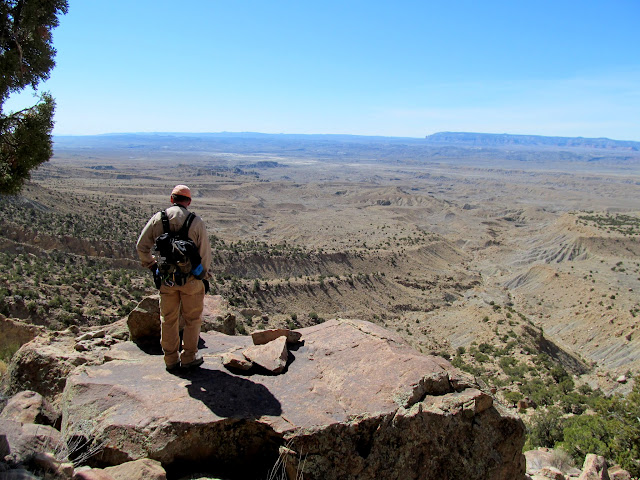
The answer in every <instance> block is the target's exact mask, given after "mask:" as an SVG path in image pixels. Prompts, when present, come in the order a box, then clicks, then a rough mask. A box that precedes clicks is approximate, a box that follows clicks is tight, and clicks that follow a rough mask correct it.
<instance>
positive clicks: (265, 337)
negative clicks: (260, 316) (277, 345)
mask: <svg viewBox="0 0 640 480" xmlns="http://www.w3.org/2000/svg"><path fill="white" fill-rule="evenodd" d="M278 337H285V338H286V339H287V343H292V344H295V343H298V342H299V341H300V339H301V338H302V334H301V333H300V332H297V331H294V330H289V329H288V328H274V329H269V330H256V331H255V332H253V333H252V334H251V338H252V339H253V344H254V345H264V344H266V343H269V342H271V341H272V340H275V339H276V338H278Z"/></svg>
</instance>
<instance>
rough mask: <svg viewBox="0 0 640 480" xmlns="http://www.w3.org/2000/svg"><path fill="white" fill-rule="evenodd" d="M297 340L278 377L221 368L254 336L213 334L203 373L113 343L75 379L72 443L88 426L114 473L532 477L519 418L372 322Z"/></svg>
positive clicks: (68, 425) (99, 462) (65, 403)
mask: <svg viewBox="0 0 640 480" xmlns="http://www.w3.org/2000/svg"><path fill="white" fill-rule="evenodd" d="M300 333H301V334H302V335H303V338H304V343H302V344H298V345H297V346H293V347H291V346H290V353H289V356H288V363H287V366H286V370H285V373H283V374H281V375H272V374H266V373H261V372H258V371H256V372H254V373H253V374H252V373H251V371H250V372H249V373H242V374H240V373H238V372H234V371H232V370H227V369H226V368H225V367H224V366H223V364H222V362H221V357H222V356H223V355H224V354H227V353H230V352H238V351H244V350H246V349H247V348H248V347H250V346H251V345H252V343H253V342H252V340H251V338H250V337H240V336H227V335H223V334H220V333H216V332H209V333H203V334H202V335H201V340H202V341H203V342H204V346H203V348H201V353H202V354H203V356H204V359H205V364H204V366H203V367H202V368H200V369H199V370H196V371H193V372H185V373H181V374H178V375H177V376H176V375H171V374H169V373H168V372H166V371H165V369H164V364H163V362H162V359H161V357H159V356H152V355H147V354H145V353H144V352H143V351H141V350H140V349H139V348H138V347H137V346H136V345H135V344H133V343H130V342H125V343H119V344H116V345H114V346H112V347H111V349H110V352H109V358H111V359H113V360H112V361H110V362H108V363H105V364H103V365H96V366H83V367H81V368H78V369H76V370H75V371H74V372H73V373H72V374H71V376H70V377H69V378H68V380H67V382H66V388H65V390H64V395H63V399H62V408H63V425H62V431H63V434H64V435H65V436H67V437H69V436H73V435H75V434H76V433H77V434H78V435H86V433H83V432H86V431H87V423H91V425H92V426H91V432H92V435H93V437H94V438H93V439H92V440H94V441H95V442H97V443H99V444H101V445H102V446H103V448H102V453H101V454H100V455H99V456H97V457H94V459H93V462H94V464H95V465H96V466H103V467H104V466H108V465H117V464H120V463H124V462H127V461H131V460H136V459H142V458H151V459H154V460H157V461H159V462H161V463H162V465H163V466H164V467H165V468H167V469H168V471H169V470H171V469H175V468H181V469H184V468H185V467H187V466H188V467H191V468H193V469H194V470H196V469H197V470H199V471H206V470H207V469H208V470H210V469H211V467H212V466H215V468H216V470H217V473H225V472H226V473H229V472H234V477H235V478H253V477H258V478H265V477H266V475H265V472H267V471H268V470H269V469H271V468H272V467H273V466H274V465H275V464H276V463H277V460H278V458H281V459H282V460H283V461H284V464H286V468H287V469H288V470H289V471H290V472H296V474H299V475H301V476H303V477H304V478H305V479H307V480H314V479H331V478H353V479H355V478H358V479H363V480H367V479H373V478H376V479H377V478H385V479H396V478H397V479H401V478H402V479H404V478H416V479H425V480H426V479H442V478H465V479H469V480H473V479H478V480H480V479H483V480H484V479H495V480H500V479H504V480H518V479H523V478H524V468H525V464H524V456H523V455H522V453H521V450H522V445H523V443H524V427H523V424H522V422H521V421H520V420H519V419H518V418H517V416H515V414H512V413H509V412H508V411H506V410H504V409H502V408H501V407H500V406H499V405H495V404H494V403H493V400H492V398H491V397H490V396H489V395H487V394H486V393H484V392H482V391H480V390H479V389H478V388H477V386H476V385H475V384H474V382H473V379H472V378H470V377H468V376H466V375H465V374H462V373H461V372H459V371H458V370H456V369H454V368H453V367H452V366H451V365H450V364H449V363H448V362H447V361H445V360H444V359H442V358H439V357H434V356H425V355H421V354H419V353H417V352H416V351H414V350H413V349H411V348H410V347H408V346H407V345H406V344H404V343H403V342H402V341H401V340H400V338H399V337H398V336H396V335H395V334H393V333H390V332H388V331H387V330H384V329H382V328H380V327H378V326H376V325H373V324H371V323H368V322H360V321H353V320H332V321H329V322H325V323H323V324H320V325H316V326H314V327H309V328H305V329H301V330H300ZM81 426H82V428H80V427H81ZM283 468H284V467H283ZM181 471H182V470H181Z"/></svg>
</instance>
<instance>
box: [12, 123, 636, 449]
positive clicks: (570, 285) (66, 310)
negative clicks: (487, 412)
mask: <svg viewBox="0 0 640 480" xmlns="http://www.w3.org/2000/svg"><path fill="white" fill-rule="evenodd" d="M545 138H546V137H545ZM539 140H540V139H536V138H524V139H523V138H517V137H515V136H514V137H510V138H506V139H505V138H495V136H494V137H492V136H485V137H478V138H466V137H455V136H453V137H452V136H449V137H447V136H443V137H442V138H441V137H437V136H432V137H427V138H426V139H393V138H389V139H387V138H382V137H348V136H303V135H299V136H296V135H259V134H244V135H241V134H226V135H225V134H216V135H195V134H193V135H180V134H153V135H152V134H148V135H143V134H139V135H113V136H99V137H58V138H57V139H56V144H55V156H54V158H53V159H52V160H51V161H50V162H48V163H46V164H44V165H42V166H41V167H40V168H38V169H37V170H36V171H34V172H33V174H32V180H31V182H30V183H28V184H27V186H26V187H25V188H24V190H23V191H22V193H21V194H20V195H18V196H15V197H2V199H1V203H0V211H1V212H2V213H1V215H0V226H1V233H0V259H1V260H2V271H3V275H2V276H1V280H0V313H1V314H3V315H4V316H5V317H9V318H15V319H20V320H22V321H24V322H26V323H29V324H33V325H41V326H44V327H45V328H47V329H52V330H62V329H64V328H67V327H69V326H73V325H77V326H81V327H85V326H88V325H94V326H97V325H108V324H110V323H113V322H115V321H116V320H118V319H120V318H123V317H125V316H127V315H128V314H129V313H130V312H131V310H133V309H134V308H135V306H136V305H137V304H138V302H139V301H140V300H141V299H142V298H144V297H146V296H148V295H151V294H153V293H155V292H154V288H153V285H152V283H151V278H150V277H149V275H148V272H146V271H144V270H143V269H141V268H140V267H139V265H138V262H137V257H136V252H135V242H136V240H137V236H138V234H139V232H140V230H141V229H142V227H143V226H144V224H145V222H146V220H147V219H148V218H149V216H150V215H151V214H153V213H154V212H156V211H158V210H160V209H162V208H165V207H166V206H168V200H169V192H170V191H171V188H172V187H173V185H175V184H178V183H184V184H187V185H189V186H190V188H191V191H192V192H193V195H194V197H193V202H192V206H191V210H192V211H194V212H196V213H197V214H198V215H200V216H201V217H202V218H203V219H204V221H205V223H206V225H207V228H208V232H209V234H210V237H211V240H212V249H213V265H212V268H213V270H214V271H215V273H216V276H215V279H214V280H213V281H212V282H211V286H212V289H211V292H210V295H220V296H221V301H222V307H221V308H222V309H223V310H224V312H231V313H234V314H235V316H236V318H237V324H236V329H237V333H239V334H246V333H250V332H252V331H254V330H256V329H264V328H271V327H286V328H291V329H298V328H304V327H310V326H313V325H318V324H321V323H323V322H325V321H328V320H332V319H356V320H366V321H369V322H372V323H374V324H376V325H378V326H380V327H383V328H385V329H387V330H389V331H392V332H394V333H395V334H397V335H399V336H400V337H402V338H403V339H404V341H406V342H407V343H408V344H409V345H410V346H411V347H413V348H414V349H415V350H416V351H418V352H422V353H424V354H433V355H437V356H440V357H444V358H445V359H447V360H449V361H451V363H452V364H453V365H454V366H455V367H458V368H460V369H461V370H463V371H465V372H467V373H469V374H471V375H473V376H474V377H475V379H476V381H477V382H478V383H479V384H480V385H481V386H483V388H486V390H487V391H489V390H490V391H491V392H492V393H493V394H494V396H495V398H496V399H497V400H498V401H500V402H501V403H503V404H504V406H505V407H506V408H510V409H513V410H514V412H515V411H516V408H515V407H516V405H517V404H518V402H520V403H519V414H520V415H521V416H522V418H523V419H524V420H525V423H526V424H528V423H527V422H531V421H532V418H534V417H535V415H536V411H537V410H539V408H540V407H543V406H560V408H561V409H563V410H564V411H565V413H569V414H581V413H583V412H584V411H585V410H587V409H588V405H587V402H586V401H585V397H588V396H589V395H590V394H592V393H593V392H598V393H597V395H611V394H614V393H620V394H627V393H628V392H630V391H631V389H632V386H633V377H635V376H636V375H638V374H640V326H639V324H638V318H639V316H640V296H639V295H638V292H640V152H638V145H636V144H634V142H627V144H615V142H614V143H606V142H602V144H596V145H592V144H588V142H587V141H586V140H588V139H580V140H582V141H580V140H576V139H574V140H576V141H575V142H574V143H573V144H567V143H566V142H565V143H561V142H560V141H559V140H558V141H555V142H551V143H550V144H549V143H540V141H539ZM18 346H19V345H10V344H8V343H7V342H5V344H4V345H2V348H3V349H4V352H5V353H3V355H4V360H6V362H7V363H8V361H9V358H10V356H11V354H12V353H13V352H14V351H15V350H16V349H17V347H18ZM5 368H6V367H5ZM570 393H571V395H570ZM530 440H531V439H530ZM535 443H536V442H535V441H533V442H532V444H531V446H532V447H533V446H539V444H538V445H536V444H535Z"/></svg>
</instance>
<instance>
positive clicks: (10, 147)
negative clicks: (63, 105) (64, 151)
mask: <svg viewBox="0 0 640 480" xmlns="http://www.w3.org/2000/svg"><path fill="white" fill-rule="evenodd" d="M67 9H68V4H67V0H2V1H0V73H1V75H0V193H4V194H7V193H9V194H12V193H16V192H18V191H19V190H20V189H21V188H22V185H23V183H24V181H25V180H26V179H28V178H29V172H30V171H31V169H33V168H35V167H37V166H38V165H40V164H41V163H43V162H46V161H47V160H49V158H50V157H51V154H52V147H51V131H52V129H53V112H54V109H55V102H54V101H53V98H52V97H51V96H50V95H49V94H47V93H44V94H42V95H41V96H40V101H39V102H38V103H37V104H36V105H34V106H33V107H31V108H26V109H24V110H22V111H20V112H15V113H10V114H5V113H4V111H3V108H2V107H3V105H4V103H5V101H6V100H7V98H8V97H9V95H10V94H11V93H14V92H18V91H20V90H23V89H24V88H26V87H28V86H31V87H32V88H33V89H34V90H35V89H36V87H37V86H38V84H39V83H40V81H43V80H46V79H48V78H49V73H50V71H51V69H52V68H53V67H54V65H55V62H54V60H53V57H54V56H55V53H56V51H55V49H54V48H53V45H52V43H51V30H52V29H53V28H55V27H56V26H58V23H59V22H58V15H60V14H65V13H67Z"/></svg>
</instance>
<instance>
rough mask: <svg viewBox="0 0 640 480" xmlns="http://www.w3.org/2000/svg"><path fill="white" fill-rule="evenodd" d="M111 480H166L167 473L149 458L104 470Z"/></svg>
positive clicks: (158, 463)
mask: <svg viewBox="0 0 640 480" xmlns="http://www.w3.org/2000/svg"><path fill="white" fill-rule="evenodd" d="M104 471H105V472H106V473H108V474H109V475H111V477H113V480H167V472H165V471H164V468H162V465H161V464H160V462H158V461H156V460H151V459H150V458H141V459H140V460H135V461H133V462H126V463H123V464H121V465H116V466H115V467H107V468H105V469H104Z"/></svg>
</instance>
